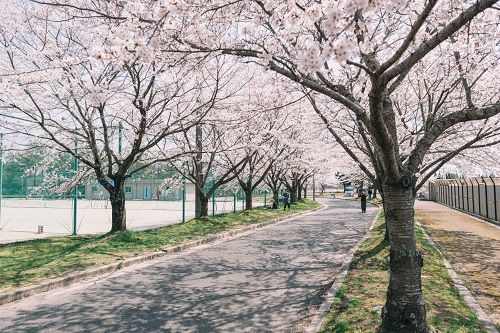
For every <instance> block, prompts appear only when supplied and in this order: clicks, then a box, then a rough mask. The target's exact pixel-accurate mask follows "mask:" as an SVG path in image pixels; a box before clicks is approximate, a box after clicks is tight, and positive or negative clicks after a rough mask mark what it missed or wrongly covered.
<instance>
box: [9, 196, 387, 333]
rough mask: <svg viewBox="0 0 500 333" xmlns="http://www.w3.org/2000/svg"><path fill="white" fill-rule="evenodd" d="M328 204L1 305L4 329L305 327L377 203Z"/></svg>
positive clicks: (241, 329)
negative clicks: (364, 210) (362, 205)
mask: <svg viewBox="0 0 500 333" xmlns="http://www.w3.org/2000/svg"><path fill="white" fill-rule="evenodd" d="M324 202H325V203H326V204H327V208H325V209H322V210H318V211H315V212H312V213H309V214H307V215H302V216H300V217H296V218H293V219H290V220H287V221H283V222H279V223H277V224H274V225H270V226H268V227H265V228H262V229H259V230H256V231H254V232H252V233H248V234H244V235H242V236H239V237H236V238H231V239H227V240H223V241H220V242H218V243H214V244H210V245H205V246H202V247H197V248H195V249H192V250H189V251H186V252H182V253H180V254H178V255H173V256H167V257H162V258H160V259H157V260H154V261H150V262H147V263H142V264H138V265H134V266H131V267H128V268H125V269H122V270H120V271H118V272H114V273H112V274H110V275H108V276H100V277H99V278H96V279H94V280H92V281H86V282H83V283H78V284H75V285H72V286H70V287H67V288H61V289H56V290H53V291H50V292H46V293H43V294H39V295H35V296H32V297H29V298H26V299H23V300H20V301H17V302H14V303H9V304H5V305H2V306H0V331H1V332H3V333H7V332H23V333H25V332H160V331H161V332H183V333H184V332H197V333H201V332H207V333H208V332H210V333H215V332H298V331H304V329H305V327H307V324H308V323H309V321H310V319H311V309H315V308H317V307H318V306H319V305H320V304H321V301H322V295H323V294H324V292H325V291H326V289H328V287H329V283H330V282H331V281H333V279H334V277H335V275H336V274H337V273H338V271H339V268H340V267H341V265H342V263H343V261H344V259H345V256H346V254H347V253H348V252H349V250H350V249H351V248H352V247H353V246H354V245H355V244H356V243H357V242H358V241H359V240H360V239H361V238H362V237H363V235H364V234H365V232H366V231H367V229H368V227H369V226H370V224H371V222H372V221H373V219H374V218H375V217H376V215H377V213H378V208H376V207H373V206H369V207H368V210H367V213H366V214H362V213H361V209H360V207H359V202H350V201H343V200H331V199H326V200H324Z"/></svg>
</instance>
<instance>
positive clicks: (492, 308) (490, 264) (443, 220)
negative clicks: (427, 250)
mask: <svg viewBox="0 0 500 333" xmlns="http://www.w3.org/2000/svg"><path fill="white" fill-rule="evenodd" d="M415 216H416V218H417V219H418V220H419V221H420V222H421V223H422V224H423V225H424V226H426V227H427V228H428V231H429V234H430V236H431V238H432V239H433V240H434V242H435V243H437V244H438V245H439V247H440V248H441V250H442V252H443V253H444V255H445V256H446V257H447V259H448V260H449V261H450V263H451V265H452V267H453V269H454V270H455V271H456V272H457V273H458V275H459V276H460V278H461V279H462V281H463V282H464V284H465V285H466V287H467V288H468V289H469V291H470V292H471V294H472V295H473V296H474V298H475V299H476V301H477V302H478V303H479V305H480V306H481V308H482V309H483V310H484V312H485V313H486V315H487V316H488V317H489V318H490V320H491V321H492V322H493V323H494V324H496V325H497V327H500V227H498V226H496V225H493V224H490V223H487V222H484V221H482V220H479V219H477V218H474V217H472V216H470V215H467V214H465V213H461V212H459V211H456V210H454V209H451V208H448V207H446V206H443V205H439V204H437V203H434V202H432V201H418V200H417V201H416V203H415Z"/></svg>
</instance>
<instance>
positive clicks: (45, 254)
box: [0, 200, 320, 292]
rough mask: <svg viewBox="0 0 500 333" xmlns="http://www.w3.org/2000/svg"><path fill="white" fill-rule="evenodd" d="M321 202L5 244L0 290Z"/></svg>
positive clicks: (1, 255)
mask: <svg viewBox="0 0 500 333" xmlns="http://www.w3.org/2000/svg"><path fill="white" fill-rule="evenodd" d="M319 205H320V204H319V203H317V202H313V201H310V200H303V201H299V202H296V203H293V204H292V209H291V211H288V210H287V211H283V210H280V209H279V210H265V209H263V208H261V207H260V208H256V209H254V210H252V211H241V212H237V213H236V214H233V213H227V214H221V215H217V216H215V217H213V218H212V217H205V218H200V219H195V220H191V221H189V222H187V223H185V224H177V225H172V226H168V227H163V228H160V229H154V230H150V231H142V232H131V231H126V232H124V233H118V234H105V235H102V236H88V237H86V236H68V237H60V238H51V239H40V240H34V241H27V242H20V243H13V244H3V245H0V258H1V260H0V292H5V291H8V290H12V289H15V288H18V287H22V286H26V285H30V284H33V283H36V282H39V281H43V280H46V279H52V278H56V277H61V276H64V275H66V274H68V273H71V272H75V271H82V270H85V269H87V268H90V267H93V266H98V265H104V264H109V263H112V262H116V261H117V260H123V259H125V258H130V257H133V256H136V255H140V254H145V253H148V252H153V251H156V250H159V249H163V248H166V247H169V246H174V245H179V244H182V243H186V242H189V241H193V240H196V239H200V238H203V237H205V236H208V235H212V234H215V233H218V232H223V231H226V230H229V229H234V228H239V227H244V226H248V225H251V224H256V223H259V222H263V221H266V220H270V219H274V218H277V217H280V216H287V215H290V214H292V213H294V212H298V211H306V210H310V209H313V208H316V207H319Z"/></svg>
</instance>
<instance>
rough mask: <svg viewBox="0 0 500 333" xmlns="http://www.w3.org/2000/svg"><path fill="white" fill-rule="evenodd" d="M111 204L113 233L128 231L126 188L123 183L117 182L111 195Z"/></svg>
mask: <svg viewBox="0 0 500 333" xmlns="http://www.w3.org/2000/svg"><path fill="white" fill-rule="evenodd" d="M109 197H110V198H109V201H110V202H111V232H122V231H125V230H127V216H126V211H125V188H124V182H123V181H115V183H114V187H113V189H112V191H111V192H110V193H109Z"/></svg>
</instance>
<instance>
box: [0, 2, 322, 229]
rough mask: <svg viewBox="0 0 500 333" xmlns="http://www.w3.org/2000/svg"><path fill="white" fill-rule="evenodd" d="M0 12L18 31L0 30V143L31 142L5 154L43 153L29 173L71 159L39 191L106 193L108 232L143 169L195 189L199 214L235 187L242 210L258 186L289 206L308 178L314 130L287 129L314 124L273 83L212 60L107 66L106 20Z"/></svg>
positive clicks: (230, 62)
mask: <svg viewBox="0 0 500 333" xmlns="http://www.w3.org/2000/svg"><path fill="white" fill-rule="evenodd" d="M9 9H10V10H12V11H16V12H17V13H18V14H17V15H16V20H17V21H18V22H17V24H12V25H9V26H5V27H3V28H2V30H1V31H0V33H1V45H2V58H0V63H1V77H2V80H1V82H0V85H1V86H2V90H3V91H4V93H3V94H2V96H0V101H1V102H2V107H3V109H4V110H6V112H7V114H4V117H2V118H1V120H2V127H3V131H4V133H6V134H12V135H5V136H4V137H5V138H10V137H14V138H18V137H19V134H20V135H23V136H25V137H31V138H32V139H31V140H25V141H20V140H17V141H15V142H13V143H12V145H13V147H15V148H16V149H20V148H19V147H20V146H22V145H25V148H29V149H35V148H37V147H38V148H41V147H43V148H48V149H51V151H52V153H51V154H48V155H46V156H45V157H44V158H43V160H40V161H37V165H41V168H40V169H43V168H48V166H49V165H51V164H53V163H55V161H56V160H58V159H59V157H60V156H66V157H68V156H71V157H73V158H76V159H77V160H78V165H79V168H78V171H77V173H76V175H74V176H73V175H72V177H65V178H66V182H65V183H64V184H61V177H60V174H56V173H53V174H52V175H53V176H54V177H55V178H58V179H57V181H53V182H50V181H47V182H46V183H52V184H53V185H54V187H56V188H57V190H58V191H60V192H68V191H70V190H71V188H73V187H74V186H76V184H82V183H85V181H88V179H92V180H93V179H97V181H98V182H99V183H100V184H101V185H102V186H103V188H104V189H105V190H106V191H108V192H109V194H110V202H111V207H112V228H111V231H114V232H115V231H124V230H126V210H125V187H124V185H125V180H126V179H128V178H131V177H132V176H134V175H135V176H136V177H137V175H138V174H140V173H142V172H144V171H145V170H148V169H150V168H151V167H152V166H154V165H158V164H161V165H169V166H170V167H171V168H174V169H175V170H177V172H178V176H179V177H185V178H187V180H188V181H190V182H192V183H193V184H195V188H196V199H197V201H196V212H197V215H198V216H204V215H207V214H208V201H209V198H210V197H211V195H212V193H213V192H215V191H216V190H217V189H219V188H220V187H221V186H224V185H225V186H233V185H236V184H237V185H239V186H240V187H241V188H242V189H243V191H244V192H245V196H246V207H245V208H246V209H252V192H253V191H254V190H256V189H257V188H261V187H264V186H269V187H270V188H271V189H272V190H273V197H274V199H275V200H276V201H278V195H279V188H280V187H281V186H286V187H287V188H289V189H290V191H291V193H292V200H296V198H297V197H300V193H302V189H303V188H304V187H305V185H306V182H307V180H308V179H309V178H310V176H311V175H312V173H313V172H314V171H315V169H314V166H313V159H314V161H316V162H317V163H318V164H319V162H320V160H321V158H322V157H313V155H311V154H308V153H307V151H306V149H308V147H309V146H310V145H311V144H310V143H305V139H306V138H307V139H311V138H312V139H314V138H316V140H318V139H320V136H319V134H320V131H318V130H317V129H314V130H311V129H310V128H308V127H300V126H297V124H300V123H301V122H303V123H307V124H308V125H311V124H312V123H314V121H312V120H310V119H309V118H310V115H311V114H310V112H309V113H308V112H307V108H308V107H309V106H308V104H307V100H306V99H305V96H304V95H303V93H301V92H300V91H299V90H297V89H295V88H293V87H288V90H285V89H283V86H280V83H279V82H277V80H278V79H277V77H276V75H267V76H262V75H260V74H261V73H260V72H259V70H258V68H256V67H255V66H243V65H242V64H240V63H238V62H236V61H234V59H232V58H227V57H225V56H222V55H219V56H215V57H196V58H190V57H186V56H184V55H176V53H175V52H167V53H166V54H165V56H164V57H162V58H156V57H154V58H151V59H149V60H150V61H148V62H146V61H144V60H138V59H135V60H132V61H128V60H126V59H112V58H110V57H108V56H106V55H104V54H99V53H98V52H97V51H96V49H97V48H99V47H102V46H105V45H108V46H109V43H108V39H109V37H108V36H106V35H104V32H108V31H111V32H112V33H113V34H116V36H121V33H122V32H121V31H120V29H119V27H118V26H117V25H116V24H115V23H113V22H112V21H108V20H104V21H103V20H101V19H100V18H95V17H89V18H81V19H78V20H71V19H70V18H71V16H70V14H69V13H68V12H67V11H66V10H64V9H63V10H61V11H53V10H50V8H49V7H46V6H37V5H33V4H29V2H26V3H23V2H14V3H12V4H11V6H10V7H8V8H7V9H6V11H8V10H9ZM19 13H21V14H19ZM61 18H65V20H64V23H61ZM42 27H43V28H42ZM82 27H85V29H82ZM110 47H111V46H110ZM123 47H125V48H126V50H128V51H130V52H132V49H131V48H133V47H136V49H135V51H134V52H139V53H141V52H142V51H140V50H139V49H138V48H137V45H124V46H123ZM147 47H148V46H147V45H144V48H147ZM128 51H127V52H128ZM143 51H144V50H143ZM141 54H142V56H144V57H145V54H144V53H141ZM123 56H124V58H126V57H127V53H125V54H124V55H123ZM311 121H312V122H311ZM316 123H318V121H317V119H316ZM61 153H63V154H66V155H61ZM321 156H323V155H321ZM69 160H70V161H71V159H69ZM70 163H71V162H70ZM70 165H71V164H70ZM46 176H47V177H49V173H46ZM266 184H267V185H266ZM282 184H283V185H282ZM298 193H299V194H298Z"/></svg>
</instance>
